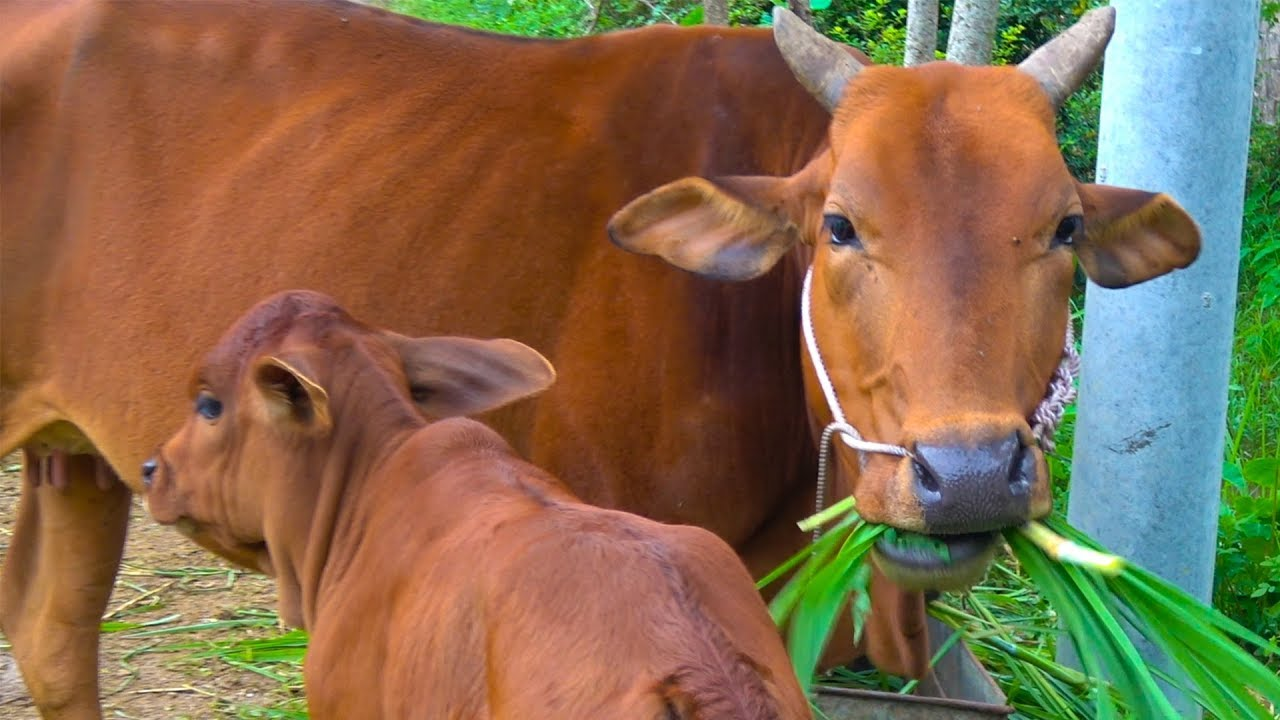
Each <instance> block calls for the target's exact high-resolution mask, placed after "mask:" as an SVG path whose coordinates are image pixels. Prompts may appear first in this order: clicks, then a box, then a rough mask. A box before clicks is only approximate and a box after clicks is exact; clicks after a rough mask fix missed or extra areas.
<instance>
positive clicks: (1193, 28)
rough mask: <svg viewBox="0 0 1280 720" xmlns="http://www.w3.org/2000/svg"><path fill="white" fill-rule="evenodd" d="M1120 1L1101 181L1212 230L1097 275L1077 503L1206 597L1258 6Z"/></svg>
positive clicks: (1113, 535)
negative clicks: (1130, 267)
mask: <svg viewBox="0 0 1280 720" xmlns="http://www.w3.org/2000/svg"><path fill="white" fill-rule="evenodd" d="M1112 5H1114V6H1115V7H1116V32H1115V36H1114V38H1113V39H1112V40H1111V44H1110V46H1109V48H1108V51H1107V55H1106V65H1105V71H1104V75H1103V92H1102V121H1101V132H1100V137H1099V143H1098V182H1100V183H1106V184H1110V185H1122V186H1128V187H1135V188H1142V189H1145V190H1151V191H1161V192H1167V193H1169V194H1170V195H1172V196H1173V197H1174V199H1176V200H1177V201H1178V202H1180V203H1181V204H1182V205H1183V206H1184V207H1185V208H1186V209H1187V210H1188V212H1190V213H1191V215H1192V217H1194V218H1195V219H1196V220H1197V221H1198V222H1199V223H1200V227H1201V229H1202V231H1203V233H1204V245H1203V248H1202V250H1201V252H1200V257H1199V259H1198V260H1196V262H1195V263H1194V264H1193V265H1192V266H1191V267H1190V268H1188V269H1187V270H1182V271H1178V272H1175V273H1173V274H1172V275H1170V276H1167V277H1164V278H1160V279H1158V280H1153V281H1151V282H1149V283H1146V284H1143V285H1140V286H1138V287H1134V288H1129V289H1126V290H1106V289H1104V288H1101V287H1098V286H1096V285H1094V284H1092V283H1090V284H1089V287H1088V290H1087V291H1086V302H1085V307H1086V320H1085V327H1084V359H1083V368H1082V371H1081V379H1080V403H1079V407H1078V411H1079V415H1078V417H1079V424H1078V425H1077V428H1076V439H1075V462H1074V468H1073V471H1072V481H1071V483H1072V484H1071V503H1070V509H1069V512H1068V518H1069V520H1070V521H1071V523H1072V524H1074V525H1075V526H1077V527H1079V528H1080V529H1082V530H1084V531H1085V532H1087V533H1089V534H1091V535H1093V536H1094V537H1096V538H1098V540H1100V541H1101V542H1102V543H1103V544H1105V545H1106V546H1108V547H1109V548H1111V549H1112V550H1114V551H1116V552H1118V553H1120V554H1122V555H1124V556H1125V557H1128V558H1131V559H1133V560H1135V561H1136V562H1138V563H1140V564H1141V565H1143V566H1145V567H1146V568H1148V569H1150V570H1152V571H1153V572H1156V573H1157V574H1159V575H1161V576H1163V577H1165V578H1168V579H1169V580H1171V581H1172V582H1175V583H1177V584H1178V585H1180V586H1181V587H1183V588H1184V589H1186V590H1188V591H1189V592H1191V593H1192V594H1193V595H1195V596H1196V597H1199V598H1201V599H1204V600H1206V601H1207V600H1208V599H1209V597H1210V594H1211V592H1212V588H1213V563H1214V551H1215V547H1216V536H1217V514H1218V498H1219V492H1220V486H1221V478H1222V451H1223V441H1224V429H1225V424H1226V409H1227V381H1228V371H1229V363H1230V358H1231V340H1232V325H1233V320H1234V315H1235V295H1236V271H1237V263H1238V261H1239V256H1240V226H1241V213H1242V206H1243V202H1244V178H1245V165H1246V162H1247V158H1248V144H1249V143H1248V140H1249V125H1250V109H1251V101H1252V88H1253V70H1254V55H1255V52H1256V43H1257V29H1258V17H1259V6H1258V0H1218V1H1217V2H1212V3H1208V2H1204V1H1203V0H1158V1H1153V0H1115V1H1114V2H1113V3H1112ZM1140 647H1142V646H1140ZM1142 649H1143V651H1144V652H1145V653H1147V654H1149V655H1152V656H1154V655H1155V651H1154V649H1153V648H1151V647H1149V646H1148V647H1142ZM1175 706H1176V707H1178V708H1179V710H1180V711H1183V712H1185V713H1186V714H1187V715H1191V714H1192V710H1191V708H1192V707H1193V705H1192V704H1191V702H1190V701H1189V700H1187V699H1185V698H1178V699H1177V702H1176V703H1175Z"/></svg>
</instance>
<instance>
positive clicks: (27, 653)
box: [0, 452, 130, 720]
mask: <svg viewBox="0 0 1280 720" xmlns="http://www.w3.org/2000/svg"><path fill="white" fill-rule="evenodd" d="M34 459H35V458H34V455H33V454H32V453H29V452H28V453H27V454H26V457H25V462H24V465H25V470H24V472H25V473H27V474H28V478H27V482H24V483H23V484H22V498H21V500H20V501H19V504H18V520H17V523H16V525H15V527H14V531H13V537H12V540H11V541H10V543H9V553H8V555H7V556H6V557H5V561H4V570H3V576H2V577H0V626H3V629H4V632H5V635H7V636H8V638H9V642H10V643H11V644H12V645H13V655H14V658H15V659H17V661H18V666H19V668H20V669H21V670H22V675H23V678H24V679H25V680H26V683H27V688H28V690H30V692H31V697H32V698H33V699H34V700H35V704H36V707H37V708H38V709H39V710H40V714H41V716H42V717H44V718H46V719H47V720H54V719H56V720H81V719H84V720H97V719H98V718H100V717H101V710H100V707H99V704H98V632H99V624H100V622H101V620H102V613H103V611H104V609H105V608H106V606H107V600H108V598H109V597H110V596H111V588H112V585H113V583H114V582H115V576H116V571H117V570H118V569H119V567H120V557H121V554H122V552H123V550H124V538H125V529H126V526H127V525H128V521H129V503H130V492H129V489H128V488H127V487H125V485H124V484H123V483H121V482H120V481H119V480H118V479H117V480H114V481H113V482H103V477H104V475H103V470H102V468H100V467H99V466H100V464H101V463H102V462H103V461H102V460H101V459H99V458H97V457H96V456H92V455H75V456H70V457H63V458H59V459H58V461H57V463H48V462H45V463H40V462H38V461H37V462H33V460H34ZM54 465H57V470H56V471H54V470H52V466H54ZM54 472H57V473H58V474H61V475H62V477H61V478H59V482H58V483H56V484H55V483H54V482H53V478H52V477H50V475H52V474H53V473H54ZM107 472H108V473H109V472H110V471H109V470H108V471H107ZM42 475H43V476H44V477H42ZM109 477H114V476H109ZM103 486H105V489H104V487H103Z"/></svg>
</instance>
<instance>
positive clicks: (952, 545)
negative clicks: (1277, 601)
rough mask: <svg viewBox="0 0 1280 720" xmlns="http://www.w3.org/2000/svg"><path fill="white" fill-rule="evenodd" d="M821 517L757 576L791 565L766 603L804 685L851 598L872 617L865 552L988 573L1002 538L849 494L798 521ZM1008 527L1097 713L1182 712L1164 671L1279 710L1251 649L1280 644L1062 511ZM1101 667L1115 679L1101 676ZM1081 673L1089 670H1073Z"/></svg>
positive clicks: (1255, 719)
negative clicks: (951, 531)
mask: <svg viewBox="0 0 1280 720" xmlns="http://www.w3.org/2000/svg"><path fill="white" fill-rule="evenodd" d="M819 526H825V527H827V530H826V533H825V534H823V535H822V536H821V537H820V538H819V539H817V540H816V541H815V542H814V543H813V544H812V545H810V546H809V547H808V548H806V549H805V550H802V551H801V552H800V553H797V554H796V556H794V557H793V558H791V559H790V560H788V561H787V562H786V563H784V564H783V565H782V566H781V567H779V568H778V569H777V570H775V571H774V572H772V573H770V574H769V575H768V576H767V577H765V578H764V579H763V580H761V581H760V582H759V583H757V585H758V586H761V587H762V586H764V585H766V584H768V583H769V582H772V581H774V580H776V579H778V578H779V577H781V576H782V575H785V574H787V573H788V572H790V571H792V570H794V573H793V574H792V576H791V578H790V579H789V581H788V582H787V584H786V585H785V586H784V587H783V588H782V590H781V591H779V593H778V594H777V596H775V597H774V599H773V601H772V602H771V603H770V606H769V609H770V611H771V612H772V613H773V616H774V619H775V620H777V621H778V622H779V623H780V624H785V625H786V629H787V646H788V649H789V650H790V652H791V657H792V662H793V664H794V666H795V669H796V673H797V675H798V676H799V679H800V682H801V685H802V686H803V687H804V688H805V689H806V690H808V688H809V687H810V683H811V682H812V677H813V673H814V671H815V670H816V669H817V666H818V661H819V658H820V657H821V655H822V652H823V649H824V647H825V645H826V642H827V640H828V638H829V636H830V634H831V631H832V629H833V628H834V627H835V623H836V619H837V617H838V615H839V614H840V613H841V612H842V611H843V608H845V607H850V606H851V608H852V612H853V621H854V629H855V634H857V633H859V632H860V629H861V625H862V623H863V622H864V621H865V619H866V614H867V612H868V611H869V609H870V608H869V601H868V588H869V581H870V573H869V572H868V566H867V563H866V562H865V561H866V558H867V556H868V555H869V556H870V557H871V558H872V560H873V561H874V562H875V563H876V564H877V565H878V566H879V567H880V569H881V570H882V571H883V572H884V573H885V575H886V576H888V577H889V579H891V580H894V581H895V582H898V583H900V584H904V585H905V586H907V587H914V588H917V589H922V588H926V587H930V586H931V584H932V586H933V587H937V586H938V585H939V584H940V583H941V582H956V581H962V580H967V577H966V576H967V573H968V572H969V571H971V570H972V569H973V568H974V567H975V566H978V565H979V564H980V568H979V571H978V573H977V575H978V576H980V575H981V570H983V569H985V567H986V565H987V563H988V561H989V560H990V558H991V555H990V553H994V551H995V548H997V547H998V546H999V545H1000V543H999V542H998V539H999V538H998V537H997V536H996V535H995V534H992V533H985V534H976V535H972V536H954V537H953V536H928V535H922V534H919V533H909V532H904V531H901V530H895V529H892V528H888V527H886V526H884V525H872V524H869V523H866V522H864V521H862V519H861V518H860V517H858V514H857V511H856V510H855V508H854V503H853V499H852V498H846V499H844V500H842V501H841V502H839V503H836V504H835V505H833V506H832V507H831V508H828V510H826V511H823V513H820V514H819V515H815V516H814V517H813V518H809V519H808V520H806V521H804V522H802V523H801V529H802V530H812V529H814V528H815V527H819ZM1001 535H1002V536H1003V537H1004V538H1005V540H1007V542H1008V543H1009V545H1010V547H1011V549H1012V551H1013V554H1014V556H1015V557H1016V558H1017V560H1018V562H1019V563H1020V564H1021V565H1022V567H1023V568H1024V569H1025V570H1026V571H1027V572H1028V574H1029V575H1030V577H1031V578H1032V580H1033V581H1034V583H1035V585H1036V587H1037V588H1038V589H1039V590H1040V591H1041V592H1042V593H1043V594H1044V595H1045V596H1046V597H1047V598H1048V600H1049V603H1050V604H1051V605H1052V606H1053V608H1054V610H1056V612H1057V615H1058V618H1059V619H1060V621H1061V622H1062V623H1063V625H1064V626H1065V628H1066V631H1067V636H1068V637H1069V638H1070V639H1071V641H1072V643H1073V644H1074V645H1075V648H1076V651H1077V655H1078V656H1079V657H1080V658H1081V661H1082V663H1083V665H1084V670H1085V674H1084V675H1083V676H1079V674H1078V673H1077V674H1074V675H1073V676H1072V677H1077V676H1078V677H1079V678H1084V679H1083V680H1082V683H1083V687H1085V688H1088V690H1087V694H1088V695H1090V696H1092V697H1091V699H1092V703H1091V704H1092V708H1091V709H1090V710H1089V712H1090V714H1091V715H1092V717H1096V718H1100V719H1103V720H1111V719H1113V718H1119V717H1121V716H1122V715H1121V713H1122V710H1121V708H1122V707H1123V708H1127V709H1128V711H1129V712H1130V713H1132V716H1133V717H1138V718H1142V719H1143V720H1147V719H1148V718H1150V720H1176V718H1177V717H1178V714H1177V712H1176V711H1175V709H1174V708H1173V705H1172V704H1171V703H1170V701H1169V700H1168V699H1167V698H1166V697H1165V695H1164V693H1163V691H1162V690H1161V688H1160V687H1159V686H1158V684H1157V682H1156V680H1157V678H1163V679H1166V680H1168V681H1170V682H1172V684H1173V685H1174V686H1177V687H1179V688H1180V689H1182V690H1183V691H1184V692H1186V693H1187V695H1188V697H1190V699H1192V700H1193V701H1194V702H1195V703H1196V704H1198V705H1200V706H1201V707H1202V708H1204V709H1206V710H1208V711H1209V712H1211V713H1213V715H1215V716H1216V717H1219V718H1233V719H1234V718H1240V719H1241V720H1273V718H1274V717H1275V715H1274V711H1273V709H1272V708H1274V707H1275V706H1277V705H1280V678H1277V677H1276V676H1275V674H1274V672H1272V671H1270V670H1268V669H1267V667H1266V666H1265V665H1263V664H1262V663H1261V662H1259V661H1258V659H1257V658H1256V657H1254V656H1253V654H1251V650H1252V651H1254V652H1259V653H1262V654H1264V655H1268V656H1271V657H1280V647H1278V646H1277V645H1276V644H1274V643H1272V642H1269V641H1268V640H1266V639H1265V638H1262V637H1260V636H1259V635H1257V634H1256V633H1254V632H1252V631H1250V630H1248V629H1246V628H1244V627H1241V626H1240V625H1238V624H1237V623H1235V622H1233V621H1231V620H1228V619H1227V618H1226V617H1224V616H1223V615H1221V614H1220V613H1218V612H1217V611H1215V610H1213V609H1212V608H1210V607H1207V606H1205V605H1203V604H1202V603H1200V602H1199V601H1198V600H1196V599H1195V598H1193V597H1191V596H1190V595H1188V594H1187V593H1185V592H1184V591H1182V590H1181V589H1179V588H1177V587H1175V586H1173V585H1172V584H1170V583H1168V582H1166V581H1164V580H1162V579H1160V578H1158V577H1156V576H1154V575H1152V574H1151V573H1149V572H1146V571H1144V570H1142V569H1141V568H1139V567H1137V566H1134V565H1131V564H1130V563H1128V562H1126V561H1124V560H1123V559H1122V558H1119V557H1117V556H1115V555H1111V554H1109V553H1107V552H1106V551H1105V550H1104V549H1103V548H1101V547H1100V546H1099V545H1097V543H1096V542H1094V541H1093V540H1092V539H1090V538H1089V537H1087V536H1085V535H1084V534H1083V533H1081V532H1079V531H1078V530H1075V529H1074V528H1072V527H1071V526H1069V525H1067V524H1066V522H1065V521H1064V520H1062V519H1061V518H1058V517H1050V518H1047V519H1045V520H1044V521H1043V522H1031V523H1028V524H1027V525H1026V526H1024V527H1021V528H1012V529H1008V530H1005V531H1004V532H1003V533H1001ZM962 551H963V552H964V553H965V555H964V556H961V554H960V553H961V552H962ZM964 557H967V558H968V559H967V560H965V559H963V558H964ZM912 563H915V565H914V566H913V565H912ZM976 577H977V576H975V580H976ZM904 578H905V580H906V583H903V579H904ZM969 584H972V582H970V583H969ZM966 588H967V585H966ZM941 589H948V588H945V587H944V588H941ZM1125 622H1127V623H1128V625H1129V626H1131V627H1132V628H1134V629H1136V630H1137V631H1138V632H1139V633H1140V634H1141V635H1142V636H1144V637H1145V638H1146V639H1147V640H1148V641H1150V642H1152V643H1153V644H1154V645H1155V646H1157V647H1159V649H1160V650H1161V651H1162V652H1163V653H1164V654H1165V656H1166V657H1167V658H1168V659H1169V660H1170V661H1171V662H1172V665H1173V667H1174V670H1173V672H1172V674H1166V673H1165V672H1163V671H1161V670H1159V669H1153V668H1151V667H1149V666H1148V665H1147V663H1146V660H1145V659H1144V658H1143V657H1142V656H1141V655H1140V653H1139V652H1138V650H1137V649H1136V647H1135V646H1134V644H1133V642H1132V640H1131V638H1130V637H1129V636H1128V634H1126V632H1125V630H1124V625H1123V624H1122V623H1125ZM970 639H971V640H972V639H973V638H970ZM1072 672H1073V673H1074V671H1072ZM1104 677H1106V678H1110V679H1111V682H1110V683H1107V682H1105V681H1103V680H1101V679H1100V678H1104ZM1073 685H1076V686H1079V685H1081V682H1075V681H1074V680H1073ZM1113 694H1114V697H1113ZM1070 715H1071V714H1070V713H1069V714H1068V715H1067V716H1070Z"/></svg>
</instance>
